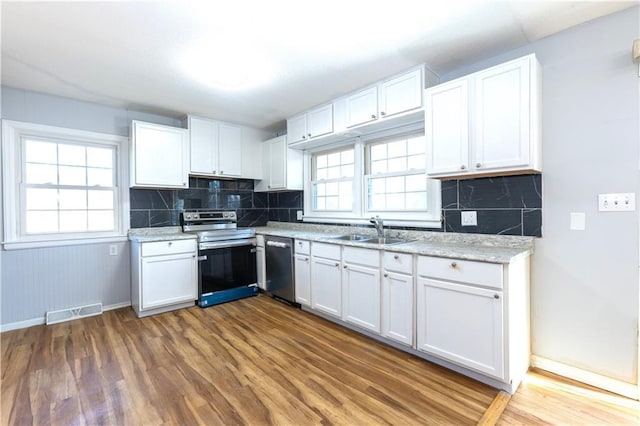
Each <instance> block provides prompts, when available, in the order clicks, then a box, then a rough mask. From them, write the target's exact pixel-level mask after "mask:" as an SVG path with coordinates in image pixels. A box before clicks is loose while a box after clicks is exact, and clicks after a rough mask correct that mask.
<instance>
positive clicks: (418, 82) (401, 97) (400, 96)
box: [379, 69, 424, 118]
mask: <svg viewBox="0 0 640 426" xmlns="http://www.w3.org/2000/svg"><path fill="white" fill-rule="evenodd" d="M423 91H424V83H423V82H422V70H420V69H417V70H415V71H411V72H409V73H407V74H404V75H401V76H399V77H396V78H394V79H392V80H389V81H385V82H383V83H381V84H380V89H379V97H380V118H386V117H390V116H393V115H396V114H400V113H403V112H406V111H410V110H412V109H416V108H422V92H423Z"/></svg>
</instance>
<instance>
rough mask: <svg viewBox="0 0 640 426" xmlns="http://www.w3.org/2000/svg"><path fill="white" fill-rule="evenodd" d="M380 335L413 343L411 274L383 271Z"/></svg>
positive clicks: (408, 343) (409, 343)
mask: <svg viewBox="0 0 640 426" xmlns="http://www.w3.org/2000/svg"><path fill="white" fill-rule="evenodd" d="M382 335H383V336H384V337H387V338H389V339H393V340H395V341H397V342H400V343H404V344H406V345H409V346H411V345H413V276H412V275H407V274H397V273H393V272H385V273H384V275H383V277H382Z"/></svg>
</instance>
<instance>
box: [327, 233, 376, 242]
mask: <svg viewBox="0 0 640 426" xmlns="http://www.w3.org/2000/svg"><path fill="white" fill-rule="evenodd" d="M368 238H370V237H369V236H368V235H359V234H349V235H340V236H339V237H333V239H334V240H342V241H364V240H366V239H368Z"/></svg>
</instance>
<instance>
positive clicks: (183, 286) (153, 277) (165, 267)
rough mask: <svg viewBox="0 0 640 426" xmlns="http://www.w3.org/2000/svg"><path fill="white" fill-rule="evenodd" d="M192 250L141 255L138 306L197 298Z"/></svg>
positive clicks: (170, 303)
mask: <svg viewBox="0 0 640 426" xmlns="http://www.w3.org/2000/svg"><path fill="white" fill-rule="evenodd" d="M196 273H197V264H196V255H195V253H184V254H179V255H172V256H152V257H143V258H142V284H141V287H142V292H141V293H142V297H141V301H140V304H141V308H142V309H151V308H158V307H161V306H167V305H173V304H176V303H182V302H188V301H190V300H193V301H195V300H196V298H197V288H198V280H197V278H196V277H197V275H196Z"/></svg>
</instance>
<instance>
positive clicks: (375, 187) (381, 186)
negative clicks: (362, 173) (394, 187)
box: [369, 178, 386, 194]
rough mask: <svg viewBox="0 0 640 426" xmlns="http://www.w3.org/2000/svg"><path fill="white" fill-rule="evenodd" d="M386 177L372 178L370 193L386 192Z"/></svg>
mask: <svg viewBox="0 0 640 426" xmlns="http://www.w3.org/2000/svg"><path fill="white" fill-rule="evenodd" d="M385 182H386V179H385V178H378V179H370V180H369V193H370V194H384V193H385V192H386V185H385Z"/></svg>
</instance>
